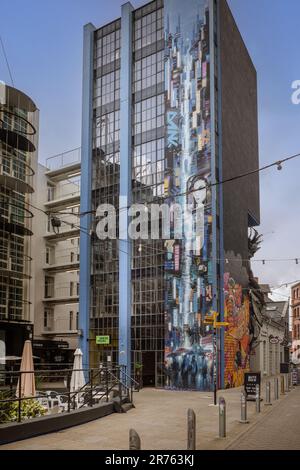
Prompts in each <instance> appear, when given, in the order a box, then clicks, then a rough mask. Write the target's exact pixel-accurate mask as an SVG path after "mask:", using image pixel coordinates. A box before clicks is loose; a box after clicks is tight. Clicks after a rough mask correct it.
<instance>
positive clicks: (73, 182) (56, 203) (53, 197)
mask: <svg viewBox="0 0 300 470" xmlns="http://www.w3.org/2000/svg"><path fill="white" fill-rule="evenodd" d="M79 205H80V177H78V176H77V177H74V178H71V179H68V180H67V181H66V182H63V183H61V182H60V183H57V184H56V185H53V186H49V185H48V202H46V203H45V207H46V209H48V210H51V209H55V210H60V209H63V208H66V207H69V208H72V207H77V206H79Z"/></svg>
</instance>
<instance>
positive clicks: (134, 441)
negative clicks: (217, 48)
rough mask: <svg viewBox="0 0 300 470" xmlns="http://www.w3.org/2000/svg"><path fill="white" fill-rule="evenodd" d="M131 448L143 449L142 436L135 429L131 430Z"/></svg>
mask: <svg viewBox="0 0 300 470" xmlns="http://www.w3.org/2000/svg"><path fill="white" fill-rule="evenodd" d="M129 450H141V438H140V436H139V435H138V433H137V432H136V431H135V430H134V429H130V431H129Z"/></svg>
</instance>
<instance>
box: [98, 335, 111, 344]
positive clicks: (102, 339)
mask: <svg viewBox="0 0 300 470" xmlns="http://www.w3.org/2000/svg"><path fill="white" fill-rule="evenodd" d="M96 344H110V336H96Z"/></svg>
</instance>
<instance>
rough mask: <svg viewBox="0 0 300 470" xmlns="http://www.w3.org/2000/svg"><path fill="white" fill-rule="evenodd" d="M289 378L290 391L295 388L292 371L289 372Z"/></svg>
mask: <svg viewBox="0 0 300 470" xmlns="http://www.w3.org/2000/svg"><path fill="white" fill-rule="evenodd" d="M288 380H289V381H288V384H289V392H290V391H291V390H292V388H293V387H292V373H291V372H289V374H288Z"/></svg>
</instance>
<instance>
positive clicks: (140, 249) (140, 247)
mask: <svg viewBox="0 0 300 470" xmlns="http://www.w3.org/2000/svg"><path fill="white" fill-rule="evenodd" d="M141 252H142V244H141V243H140V244H139V253H141Z"/></svg>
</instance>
